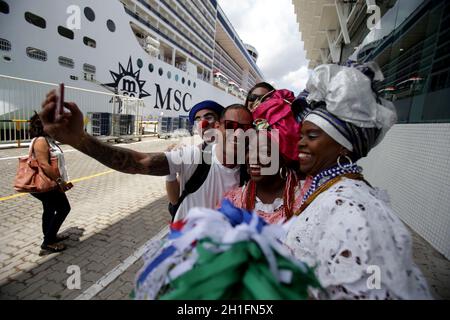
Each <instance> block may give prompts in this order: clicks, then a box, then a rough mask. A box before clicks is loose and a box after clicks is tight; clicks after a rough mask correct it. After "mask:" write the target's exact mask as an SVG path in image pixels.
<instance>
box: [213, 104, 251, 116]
mask: <svg viewBox="0 0 450 320" xmlns="http://www.w3.org/2000/svg"><path fill="white" fill-rule="evenodd" d="M230 110H242V111H245V112H247V113H248V114H249V115H250V116H251V117H252V118H253V115H252V113H251V112H250V110H248V109H247V108H246V107H245V106H244V105H243V104H232V105H231V106H228V107H226V108H225V110H223V112H222V114H221V115H220V120H222V119H223V118H225V115H226V114H227V112H228V111H230Z"/></svg>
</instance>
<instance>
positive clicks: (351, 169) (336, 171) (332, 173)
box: [302, 163, 362, 204]
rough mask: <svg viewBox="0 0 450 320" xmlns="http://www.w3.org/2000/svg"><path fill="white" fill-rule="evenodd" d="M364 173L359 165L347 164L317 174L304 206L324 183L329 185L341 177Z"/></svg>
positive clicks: (305, 198) (304, 199) (304, 200)
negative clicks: (334, 179)
mask: <svg viewBox="0 0 450 320" xmlns="http://www.w3.org/2000/svg"><path fill="white" fill-rule="evenodd" d="M361 172H362V168H361V167H359V166H358V165H356V164H354V163H352V164H346V165H343V166H338V165H337V166H335V167H332V168H330V169H326V170H324V171H322V172H320V173H319V174H317V175H316V176H315V177H314V178H313V181H312V183H311V186H310V187H309V189H308V191H307V192H306V194H305V196H304V197H303V201H302V204H303V203H305V202H306V200H308V198H309V197H310V196H311V195H312V194H313V193H314V192H316V190H317V189H318V188H319V187H320V186H321V185H323V184H324V183H327V182H328V181H330V180H331V179H333V178H336V177H339V176H341V175H344V174H349V173H354V174H359V173H361Z"/></svg>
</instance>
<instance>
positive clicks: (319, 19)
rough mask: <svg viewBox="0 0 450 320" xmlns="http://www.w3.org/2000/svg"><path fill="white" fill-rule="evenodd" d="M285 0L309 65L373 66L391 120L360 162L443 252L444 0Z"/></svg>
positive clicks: (446, 189) (449, 237)
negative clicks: (394, 120)
mask: <svg viewBox="0 0 450 320" xmlns="http://www.w3.org/2000/svg"><path fill="white" fill-rule="evenodd" d="M293 3H294V6H295V11H296V15H297V20H298V23H299V27H300V32H301V34H302V39H301V40H302V41H303V42H304V47H305V50H306V54H307V58H308V59H309V67H310V68H311V69H312V68H314V67H316V66H317V65H319V64H322V63H337V64H342V65H344V64H345V63H346V62H347V61H348V60H354V61H358V62H367V61H376V62H377V63H378V64H379V66H380V67H381V69H382V71H383V73H384V76H385V80H384V81H383V82H382V83H380V84H379V85H378V87H377V88H376V89H377V90H378V93H379V94H380V96H382V97H384V98H386V99H389V100H391V101H393V103H394V104H395V106H396V109H397V112H398V117H399V119H398V124H397V125H396V126H394V128H393V129H392V130H391V131H390V132H389V134H388V135H387V136H386V138H385V140H384V141H383V142H382V143H381V144H380V145H379V146H378V147H377V148H375V149H374V150H373V151H372V152H371V153H370V154H369V157H368V158H367V159H364V160H363V161H361V165H362V166H363V167H364V171H365V176H366V178H367V179H368V181H370V182H371V183H372V184H373V185H375V186H377V187H381V188H383V189H386V190H387V191H388V193H389V195H390V197H391V203H392V206H393V208H394V210H395V212H396V213H397V214H398V215H399V216H400V218H401V219H402V220H403V221H404V222H405V223H406V224H407V225H409V226H410V227H411V228H412V229H413V230H414V231H416V232H417V233H418V234H419V235H421V236H422V237H423V238H424V239H426V240H427V241H428V242H429V243H430V244H431V245H432V246H433V247H435V248H436V249H437V250H438V251H439V252H441V253H442V254H443V255H444V256H445V257H446V258H447V259H450V161H449V159H450V106H449V103H450V1H441V0H386V1H375V0H367V1H364V0H357V1H341V0H337V1H334V0H315V1H310V0H293ZM374 9H376V10H379V11H378V12H379V16H380V17H381V19H380V20H379V23H378V25H375V27H374V26H373V25H371V24H370V22H371V19H373V17H374V14H376V11H374ZM368 22H369V24H368ZM369 27H371V28H369Z"/></svg>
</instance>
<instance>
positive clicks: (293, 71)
mask: <svg viewBox="0 0 450 320" xmlns="http://www.w3.org/2000/svg"><path fill="white" fill-rule="evenodd" d="M219 5H220V6H221V7H222V9H223V11H224V12H225V14H226V15H227V17H228V19H229V20H230V21H231V23H232V24H233V26H234V28H235V30H236V31H237V32H238V34H239V36H240V38H241V39H242V41H243V42H244V43H248V44H251V45H252V46H254V47H255V48H256V50H257V51H258V53H259V59H258V62H257V63H258V66H259V67H260V68H261V70H262V72H263V74H264V76H265V78H266V79H265V80H267V81H269V82H273V83H274V84H275V86H276V87H277V88H285V89H290V90H292V91H294V92H295V93H296V94H297V93H298V92H299V90H300V88H302V87H304V84H305V83H306V80H305V77H307V75H308V69H307V66H308V61H307V60H306V57H305V52H304V50H303V42H302V41H301V35H300V32H299V28H298V24H297V21H296V16H295V14H294V5H293V4H292V2H291V0H276V1H274V0H219Z"/></svg>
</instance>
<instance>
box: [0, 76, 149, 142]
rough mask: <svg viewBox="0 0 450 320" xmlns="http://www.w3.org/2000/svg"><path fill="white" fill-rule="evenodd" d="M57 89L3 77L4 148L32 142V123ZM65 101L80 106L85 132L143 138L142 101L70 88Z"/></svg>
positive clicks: (0, 129)
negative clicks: (47, 99)
mask: <svg viewBox="0 0 450 320" xmlns="http://www.w3.org/2000/svg"><path fill="white" fill-rule="evenodd" d="M57 88H58V84H55V83H49V82H43V81H35V80H28V79H22V78H17V77H11V76H6V75H1V74H0V144H1V145H10V146H11V147H13V146H17V147H20V146H21V145H22V144H23V143H26V142H29V141H30V140H31V139H30V136H29V134H28V129H29V124H28V120H29V119H30V118H31V117H32V116H33V115H34V113H35V112H39V111H40V109H41V104H42V101H43V100H44V99H45V96H46V94H47V93H48V92H49V91H50V90H53V89H57ZM105 89H106V88H105ZM65 100H66V101H73V102H75V103H76V104H77V105H78V107H79V108H80V110H81V111H82V112H83V115H84V129H85V131H87V132H88V133H89V134H92V135H93V136H97V137H99V138H101V139H108V140H112V141H124V140H126V141H131V140H133V141H134V140H140V139H141V137H142V135H143V132H144V130H143V108H144V106H145V105H144V102H143V100H142V99H138V98H135V97H129V96H124V95H118V94H114V93H112V92H102V91H95V90H88V89H82V88H77V87H71V86H66V90H65Z"/></svg>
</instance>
